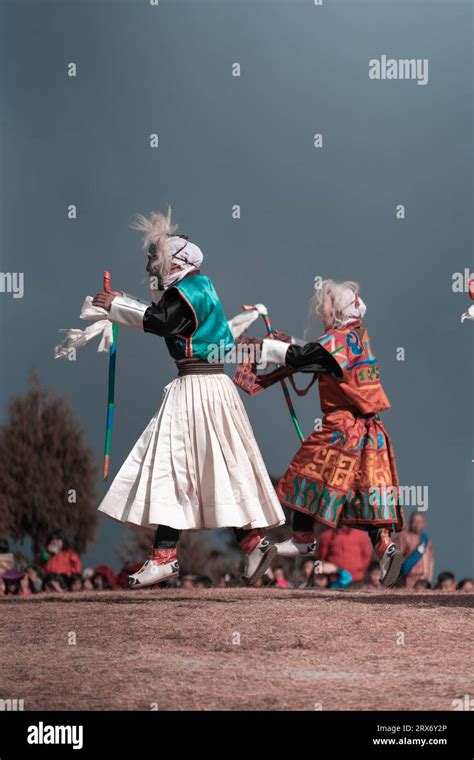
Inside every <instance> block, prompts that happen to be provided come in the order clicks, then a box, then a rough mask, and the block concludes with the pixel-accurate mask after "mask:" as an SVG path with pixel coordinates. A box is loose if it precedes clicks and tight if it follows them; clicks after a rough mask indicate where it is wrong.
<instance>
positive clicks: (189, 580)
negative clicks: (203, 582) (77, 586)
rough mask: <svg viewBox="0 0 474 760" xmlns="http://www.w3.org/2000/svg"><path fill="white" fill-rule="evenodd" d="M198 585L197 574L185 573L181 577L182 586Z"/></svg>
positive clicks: (192, 586) (193, 586) (191, 586)
mask: <svg viewBox="0 0 474 760" xmlns="http://www.w3.org/2000/svg"><path fill="white" fill-rule="evenodd" d="M195 585H196V576H195V575H190V574H189V573H188V574H187V575H183V577H182V578H181V588H195Z"/></svg>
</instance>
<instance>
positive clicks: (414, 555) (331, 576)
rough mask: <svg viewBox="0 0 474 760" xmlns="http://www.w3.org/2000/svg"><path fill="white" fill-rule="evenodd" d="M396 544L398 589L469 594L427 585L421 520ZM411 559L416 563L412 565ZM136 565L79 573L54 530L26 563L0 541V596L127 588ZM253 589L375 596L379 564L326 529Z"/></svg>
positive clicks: (184, 584) (358, 539)
mask: <svg viewBox="0 0 474 760" xmlns="http://www.w3.org/2000/svg"><path fill="white" fill-rule="evenodd" d="M396 540H397V542H398V544H399V546H400V549H401V551H402V553H403V556H404V560H405V562H406V568H405V572H404V575H403V579H402V580H401V582H400V585H404V586H406V587H407V588H408V589H411V590H414V591H425V590H428V589H433V590H437V591H444V592H451V591H456V590H457V591H473V590H474V580H473V579H471V578H463V579H462V580H459V581H456V578H455V576H454V574H453V573H451V572H448V571H444V572H441V573H439V575H438V577H437V579H436V580H435V581H434V582H433V565H434V557H433V547H432V544H431V541H430V540H429V538H428V536H427V535H426V524H425V518H424V516H423V515H422V514H421V513H414V514H412V516H411V519H410V522H409V526H408V529H407V530H406V531H404V532H403V533H400V534H399V536H398V537H397V539H396ZM415 559H416V561H414V560H415ZM139 567H140V565H129V566H124V567H123V568H122V569H121V570H120V572H119V573H118V574H116V573H114V571H113V570H112V569H111V568H110V567H109V566H107V565H99V566H97V567H95V568H94V569H93V568H85V569H83V568H82V562H81V559H80V557H79V555H78V554H77V552H76V551H74V549H72V548H71V546H70V545H69V543H68V541H67V538H66V536H65V535H64V533H63V532H62V531H60V530H57V531H55V532H54V533H53V534H52V535H51V536H50V537H49V540H48V541H47V544H46V550H45V551H44V552H41V553H40V554H39V555H38V556H37V557H36V558H35V561H34V562H33V563H31V564H23V565H21V564H20V565H19V566H18V563H15V561H14V555H13V554H12V553H11V552H10V548H9V544H8V541H6V540H5V539H1V538H0V596H23V597H26V596H32V595H33V594H38V593H41V592H46V593H67V592H71V591H74V592H80V591H108V590H118V589H127V588H128V575H129V574H130V573H133V572H136V570H138V569H139ZM239 584H240V580H239V578H238V577H236V576H233V575H230V574H226V575H223V576H222V577H221V578H220V579H219V580H218V581H217V582H216V581H215V580H214V582H211V580H210V579H209V578H207V577H200V576H194V575H190V574H186V575H183V576H181V578H179V579H176V580H173V581H170V582H168V583H167V584H166V586H167V587H181V588H207V587H210V586H217V587H228V586H237V585H239ZM257 586H260V587H269V588H278V589H287V588H293V589H308V588H312V589H318V588H320V589H344V588H356V589H362V590H365V591H377V590H379V589H380V588H381V584H380V567H379V563H378V562H377V561H375V560H374V556H373V552H372V547H371V544H370V541H369V538H368V535H367V533H366V532H364V531H360V530H355V529H352V528H348V527H344V526H342V527H339V528H337V529H336V530H326V531H325V532H323V533H322V534H321V536H320V537H319V540H318V550H317V557H316V559H310V558H306V559H299V560H284V561H281V562H277V563H276V564H274V566H273V567H272V568H270V569H269V570H268V571H267V572H266V574H265V575H264V576H263V578H262V579H260V581H259V582H258V584H257Z"/></svg>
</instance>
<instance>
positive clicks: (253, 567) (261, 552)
mask: <svg viewBox="0 0 474 760" xmlns="http://www.w3.org/2000/svg"><path fill="white" fill-rule="evenodd" d="M239 545H240V548H241V549H242V551H243V552H244V554H246V555H247V561H246V565H245V570H244V572H243V573H242V579H243V580H244V581H245V583H247V584H248V585H249V586H252V585H253V584H254V583H256V582H257V581H258V579H259V578H261V577H262V575H264V574H265V573H266V572H267V570H268V568H269V567H270V565H271V563H272V561H273V559H274V557H276V554H277V546H276V544H275V543H274V542H273V541H272V540H271V539H270V538H267V537H266V536H264V535H262V533H261V532H260V531H259V530H257V529H255V530H250V531H249V532H248V533H247V535H246V536H245V538H243V539H242V541H239Z"/></svg>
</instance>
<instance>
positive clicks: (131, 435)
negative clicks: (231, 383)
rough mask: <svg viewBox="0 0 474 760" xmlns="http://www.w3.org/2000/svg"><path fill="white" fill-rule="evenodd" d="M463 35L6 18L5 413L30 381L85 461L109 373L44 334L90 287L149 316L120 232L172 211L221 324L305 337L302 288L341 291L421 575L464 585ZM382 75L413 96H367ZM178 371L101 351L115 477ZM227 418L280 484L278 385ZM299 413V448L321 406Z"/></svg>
mask: <svg viewBox="0 0 474 760" xmlns="http://www.w3.org/2000/svg"><path fill="white" fill-rule="evenodd" d="M471 15H472V8H471V4H470V3H469V2H457V1H456V0H451V1H450V2H449V3H444V2H432V1H431V0H423V1H422V0H418V2H410V3H409V2H401V1H400V0H396V1H395V0H385V1H384V0H378V1H377V2H375V1H373V2H353V0H351V1H350V2H349V1H347V2H342V1H339V2H338V1H337V0H334V2H329V1H327V2H326V0H325V2H324V4H323V6H321V7H318V6H315V5H314V3H313V2H312V0H266V1H264V0H252V2H250V1H248V2H246V1H244V0H233V1H232V2H231V1H230V0H229V1H228V2H226V1H224V2H223V1H222V0H219V1H217V0H213V1H211V0H160V2H159V5H158V6H152V5H150V4H149V2H147V0H144V1H143V2H139V1H138V0H122V1H119V0H86V1H85V2H80V3H78V2H67V1H66V2H64V1H63V2H51V1H50V0H35V2H22V1H19V0H15V2H12V0H7V2H5V0H4V2H3V3H2V4H1V16H2V19H1V29H2V41H1V46H0V55H1V57H2V64H3V69H4V71H6V77H5V78H4V79H3V81H2V85H1V94H2V102H1V106H2V107H1V114H2V115H1V130H2V141H1V151H2V155H1V161H2V170H1V183H2V186H1V230H2V240H1V242H2V245H1V248H0V256H1V259H0V267H1V271H2V272H12V273H15V272H16V273H23V274H24V295H23V297H22V298H14V297H13V293H8V292H6V293H0V316H1V332H0V343H1V354H2V362H1V374H0V403H1V413H2V415H3V414H4V410H5V403H6V402H7V400H8V399H10V398H11V397H12V396H13V395H14V394H16V393H18V392H20V391H23V390H24V389H25V388H26V381H27V375H28V371H29V369H30V368H31V367H36V368H37V370H38V371H39V374H40V377H41V379H42V381H43V383H45V384H46V385H47V386H49V387H51V388H53V389H54V390H56V391H57V392H59V393H61V394H62V395H64V396H65V397H66V398H67V399H68V401H69V403H70V404H71V406H72V407H73V409H74V410H75V412H76V413H77V415H78V416H79V417H80V419H81V421H82V424H83V426H84V429H85V432H86V437H87V441H88V443H89V444H90V446H91V447H92V449H93V450H94V452H95V453H96V455H97V459H98V461H100V459H101V455H102V446H103V434H104V421H105V404H106V380H107V357H106V356H105V355H99V354H97V353H96V352H95V348H92V347H88V348H87V349H85V350H84V352H83V353H82V354H80V355H79V356H78V360H77V361H76V362H59V361H54V359H53V352H52V351H53V347H54V345H55V343H56V342H57V330H58V329H59V328H65V327H72V326H79V325H78V319H77V317H78V314H79V309H80V306H81V303H82V300H83V298H84V296H85V295H87V294H91V295H92V294H94V293H95V292H96V291H97V290H98V289H100V286H101V279H102V272H103V270H104V269H109V270H110V271H111V272H112V284H113V286H115V287H116V288H120V289H124V290H126V291H127V292H130V293H134V294H136V295H137V296H140V297H142V298H146V297H147V292H146V286H145V285H144V284H143V263H144V262H143V256H142V253H141V252H140V240H139V237H138V235H137V233H136V232H134V231H132V230H131V229H130V228H129V223H130V221H131V219H132V217H133V215H134V214H135V213H136V212H147V211H150V210H152V209H164V208H165V207H166V204H167V203H168V202H170V203H171V204H172V205H173V208H174V214H175V220H176V221H177V222H179V224H180V226H181V231H182V232H184V233H187V234H188V235H189V236H190V238H191V240H193V241H194V242H196V243H197V244H198V245H199V246H200V247H201V248H202V250H203V252H204V255H205V262H204V267H203V271H204V272H205V273H206V274H209V275H210V276H211V277H212V279H213V281H214V283H215V285H216V288H217V290H218V292H219V294H220V296H221V298H222V301H223V304H224V308H225V310H226V312H227V314H228V316H232V315H233V314H234V313H235V312H237V311H238V310H240V307H241V304H242V303H255V302H263V303H265V304H266V305H267V306H268V308H269V310H270V315H271V317H272V320H273V323H274V325H275V326H276V327H278V328H279V329H282V330H285V331H288V332H292V333H294V334H297V335H301V334H302V332H303V328H304V324H305V315H306V308H307V301H308V299H309V298H310V297H311V295H312V293H313V281H314V278H315V277H316V276H323V277H333V278H336V279H355V280H357V281H359V282H360V283H361V292H362V296H363V298H364V300H365V301H366V303H367V305H368V312H367V318H366V324H367V326H368V329H369V331H370V333H371V335H372V338H373V341H374V344H375V348H376V353H377V357H378V359H379V362H380V366H381V371H382V379H383V382H384V387H385V390H386V392H387V394H388V396H389V398H390V400H391V403H392V409H391V410H390V411H389V412H387V413H384V415H383V418H384V421H385V423H386V425H387V427H388V430H389V432H390V434H391V436H392V440H393V444H394V447H395V453H396V456H397V460H398V467H399V473H400V479H401V483H402V484H403V485H409V486H417V487H419V488H423V487H428V489H429V490H428V494H429V503H428V510H427V512H426V515H427V521H428V531H429V534H430V536H431V537H432V538H433V542H434V547H435V554H436V570H437V571H440V570H444V569H451V570H453V571H455V572H456V573H457V574H458V575H460V576H466V575H469V574H472V564H471V562H472V485H471V479H472V467H473V466H474V465H473V464H472V459H474V447H473V446H472V442H473V440H472V439H473V436H472V423H473V415H472V409H473V405H472V383H473V359H472V356H473V351H472V348H473V329H474V325H473V324H472V323H470V322H465V323H464V324H463V325H461V323H460V314H461V313H462V312H463V311H464V310H465V309H466V308H467V306H468V305H469V302H468V298H467V296H466V295H465V294H463V293H458V292H454V290H453V275H454V274H455V273H456V272H464V270H465V268H468V269H469V268H472V226H471V217H472V201H473V198H472V159H473V155H472V40H471ZM383 55H386V56H387V57H388V58H393V59H395V60H396V61H398V60H400V59H405V58H408V59H412V58H413V59H416V60H419V62H420V67H421V68H419V73H420V76H419V77H418V78H409V79H390V80H389V79H383V78H380V79H378V80H376V79H371V78H369V62H370V61H371V60H372V59H378V60H379V61H380V67H382V66H383V63H382V56H383ZM424 61H427V64H426V63H425V64H424V63H423V62H424ZM70 63H74V64H76V67H77V72H76V76H75V77H70V76H68V75H67V67H68V64H70ZM235 63H238V64H240V76H233V75H232V74H233V72H234V74H235V73H236V72H237V68H236V67H235V66H234V69H233V64H235ZM393 70H394V69H393V68H392V71H393ZM380 72H382V68H380ZM423 78H424V80H426V81H425V83H424V80H423ZM153 133H157V134H158V138H159V144H158V147H157V148H152V147H150V135H151V134H153ZM315 134H321V135H322V147H315V146H314V135H315ZM70 204H75V205H76V206H77V219H75V220H71V219H68V216H67V209H68V206H69V205H70ZM399 204H401V205H403V206H404V209H405V218H404V219H400V218H397V206H398V205H399ZM235 205H239V206H240V208H241V217H240V219H234V218H233V217H232V208H233V206H235ZM258 329H259V331H260V332H262V327H261V326H259V328H258ZM256 332H257V331H256V330H254V334H255V333H256ZM400 348H402V349H404V360H403V361H400V360H398V359H397V351H398V349H400ZM398 356H400V352H399V353H398ZM174 374H175V368H174V364H173V362H172V361H171V360H170V358H169V357H168V355H167V352H166V350H165V347H164V344H163V343H162V342H161V340H160V339H159V338H156V337H155V336H151V335H139V334H135V333H127V332H126V330H121V334H120V342H119V347H118V361H117V408H116V421H115V430H114V440H113V446H112V475H114V474H115V473H116V472H117V470H118V468H119V466H120V465H121V463H122V461H123V460H124V458H125V457H126V455H127V453H128V451H129V450H130V449H131V447H132V445H133V444H134V442H135V440H136V439H137V438H138V436H139V435H140V433H141V432H142V430H143V429H144V428H145V426H146V424H147V423H148V421H149V419H150V418H151V416H152V415H153V414H154V412H155V410H156V408H157V407H158V405H159V403H160V399H161V395H162V390H163V387H164V385H165V384H166V383H167V382H169V380H171V379H172V378H173V376H174ZM300 383H301V381H300ZM244 402H245V404H246V407H247V410H248V412H249V415H250V418H251V421H252V423H253V426H254V430H255V434H256V437H257V440H258V442H259V444H260V446H261V449H262V453H263V455H264V458H265V460H266V462H267V465H268V468H269V470H270V471H271V472H272V473H282V472H283V470H284V468H285V467H286V465H287V464H288V462H289V460H290V458H291V456H292V455H293V454H294V452H295V450H296V448H297V445H298V441H297V438H296V435H295V432H294V430H293V428H292V425H291V421H290V419H289V416H288V413H287V410H286V407H285V404H284V401H283V399H282V396H281V392H280V389H279V387H278V386H275V387H274V388H272V389H271V390H269V391H268V392H266V393H265V394H262V395H261V396H259V397H258V398H254V399H249V398H245V399H244ZM295 405H296V408H297V411H298V414H299V416H300V419H301V423H302V426H303V429H304V430H305V432H306V433H309V432H310V431H311V429H312V426H313V420H314V419H315V418H316V417H319V416H320V408H319V402H318V395H317V391H316V390H314V391H312V392H311V393H310V394H309V395H308V396H307V397H306V398H305V399H297V400H296V401H295ZM104 488H105V487H104V486H103V485H102V484H100V487H99V491H100V494H103V493H104ZM408 512H409V513H410V512H411V510H408ZM126 530H127V528H123V527H122V526H120V525H116V524H113V523H112V521H110V520H108V519H107V518H106V517H102V516H101V518H100V531H99V533H98V538H97V542H96V544H95V545H93V546H91V547H90V550H89V552H88V554H87V556H86V558H85V559H86V563H89V564H90V563H97V562H99V561H107V562H110V563H112V564H114V565H116V563H117V558H116V556H115V545H116V543H117V541H118V540H120V538H121V537H122V536H123V535H124V532H125V531H126Z"/></svg>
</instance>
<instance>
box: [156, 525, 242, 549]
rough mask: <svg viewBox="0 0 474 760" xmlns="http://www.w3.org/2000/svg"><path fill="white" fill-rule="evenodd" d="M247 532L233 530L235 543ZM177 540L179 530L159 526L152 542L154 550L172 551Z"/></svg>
mask: <svg viewBox="0 0 474 760" xmlns="http://www.w3.org/2000/svg"><path fill="white" fill-rule="evenodd" d="M249 532H250V531H249V530H245V529H244V528H234V533H235V537H236V539H237V541H242V539H243V538H245V536H246V535H247V533H249ZM178 540H179V530H177V529H176V528H169V527H168V526H167V525H159V526H158V528H157V531H156V533H155V540H154V542H153V548H154V549H174V548H175V547H176V544H177V543H178Z"/></svg>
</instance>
